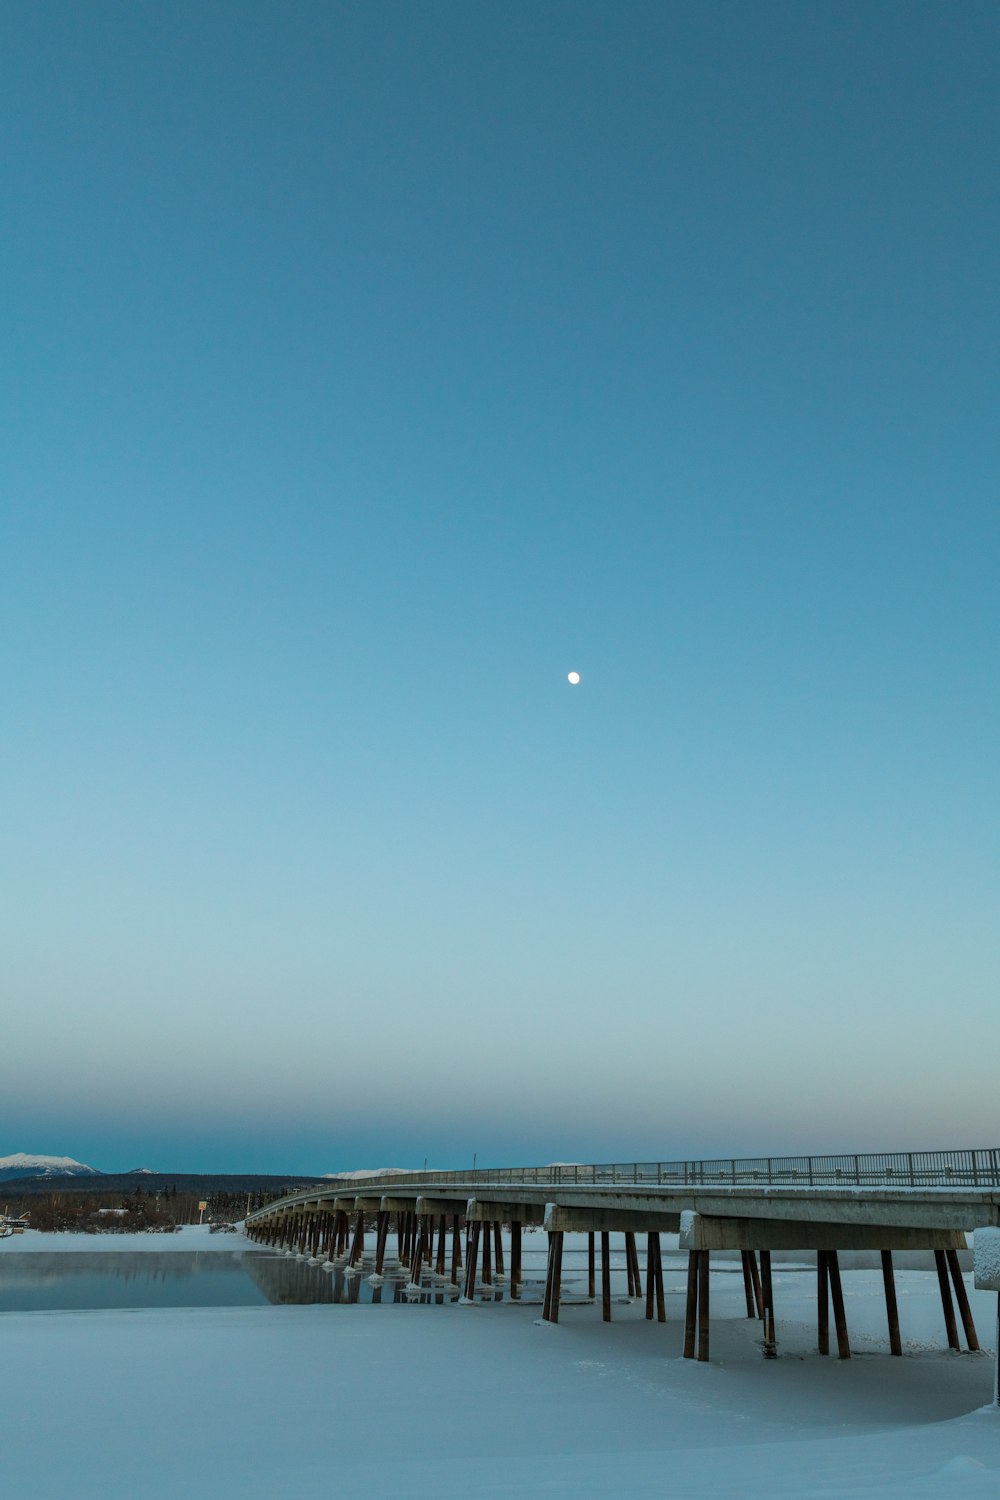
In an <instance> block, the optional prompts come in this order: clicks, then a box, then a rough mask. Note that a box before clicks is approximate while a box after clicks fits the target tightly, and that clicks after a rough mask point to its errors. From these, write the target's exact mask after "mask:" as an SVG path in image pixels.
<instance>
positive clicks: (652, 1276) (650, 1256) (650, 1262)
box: [646, 1234, 660, 1323]
mask: <svg viewBox="0 0 1000 1500" xmlns="http://www.w3.org/2000/svg"><path fill="white" fill-rule="evenodd" d="M654 1240H655V1241H656V1243H657V1245H659V1243H660V1237H659V1235H658V1234H648V1235H647V1236H646V1321H647V1322H649V1323H651V1322H652V1321H653V1298H654V1295H655V1292H656V1271H655V1269H654V1266H655V1260H654V1256H655V1254H656V1252H655V1250H654V1249H653V1241H654Z"/></svg>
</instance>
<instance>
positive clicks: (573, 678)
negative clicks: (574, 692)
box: [566, 672, 580, 687]
mask: <svg viewBox="0 0 1000 1500" xmlns="http://www.w3.org/2000/svg"><path fill="white" fill-rule="evenodd" d="M566 681H567V682H571V683H572V684H573V686H574V687H576V685H577V683H578V682H579V681H580V674H579V672H567V673H566Z"/></svg>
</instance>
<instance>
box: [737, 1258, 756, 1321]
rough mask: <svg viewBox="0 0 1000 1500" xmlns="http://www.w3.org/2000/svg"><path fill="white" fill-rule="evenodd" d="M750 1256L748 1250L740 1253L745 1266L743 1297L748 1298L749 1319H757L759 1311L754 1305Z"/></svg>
mask: <svg viewBox="0 0 1000 1500" xmlns="http://www.w3.org/2000/svg"><path fill="white" fill-rule="evenodd" d="M748 1255H749V1251H747V1250H741V1251H740V1261H741V1263H742V1266H743V1295H744V1297H745V1298H746V1304H747V1317H748V1318H755V1317H756V1316H757V1309H756V1307H755V1305H754V1299H753V1281H752V1280H751V1278H750V1262H749V1260H748V1259H747V1256H748Z"/></svg>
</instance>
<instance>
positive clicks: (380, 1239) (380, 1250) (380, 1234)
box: [375, 1209, 389, 1276]
mask: <svg viewBox="0 0 1000 1500" xmlns="http://www.w3.org/2000/svg"><path fill="white" fill-rule="evenodd" d="M375 1222H376V1224H377V1225H378V1230H377V1232H376V1235H375V1275H376V1276H381V1275H382V1267H383V1266H384V1265H385V1242H386V1240H387V1239H388V1238H389V1215H388V1214H387V1213H385V1212H383V1210H382V1209H379V1211H378V1217H377V1219H376V1221H375Z"/></svg>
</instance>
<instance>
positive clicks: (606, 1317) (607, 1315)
mask: <svg viewBox="0 0 1000 1500" xmlns="http://www.w3.org/2000/svg"><path fill="white" fill-rule="evenodd" d="M601 1318H602V1320H603V1321H604V1322H605V1323H610V1322H611V1236H610V1234H605V1233H604V1232H603V1231H602V1233H601Z"/></svg>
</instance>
